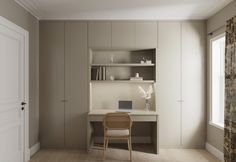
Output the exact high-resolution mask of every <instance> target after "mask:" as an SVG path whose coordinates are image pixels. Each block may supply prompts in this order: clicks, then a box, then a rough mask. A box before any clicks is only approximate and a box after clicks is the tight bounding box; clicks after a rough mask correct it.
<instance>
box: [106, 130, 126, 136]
mask: <svg viewBox="0 0 236 162" xmlns="http://www.w3.org/2000/svg"><path fill="white" fill-rule="evenodd" d="M106 135H107V136H110V137H113V136H114V137H122V136H128V135H129V130H128V129H122V130H107V132H106Z"/></svg>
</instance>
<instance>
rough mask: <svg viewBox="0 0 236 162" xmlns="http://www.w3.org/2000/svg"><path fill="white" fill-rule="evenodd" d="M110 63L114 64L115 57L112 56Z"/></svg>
mask: <svg viewBox="0 0 236 162" xmlns="http://www.w3.org/2000/svg"><path fill="white" fill-rule="evenodd" d="M110 61H111V63H112V64H113V63H114V56H113V55H111V58H110Z"/></svg>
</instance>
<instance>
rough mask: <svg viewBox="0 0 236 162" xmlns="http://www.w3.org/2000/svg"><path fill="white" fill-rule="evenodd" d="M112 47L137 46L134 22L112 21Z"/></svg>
mask: <svg viewBox="0 0 236 162" xmlns="http://www.w3.org/2000/svg"><path fill="white" fill-rule="evenodd" d="M112 47H114V48H121V47H122V48H134V47H135V23H134V22H112Z"/></svg>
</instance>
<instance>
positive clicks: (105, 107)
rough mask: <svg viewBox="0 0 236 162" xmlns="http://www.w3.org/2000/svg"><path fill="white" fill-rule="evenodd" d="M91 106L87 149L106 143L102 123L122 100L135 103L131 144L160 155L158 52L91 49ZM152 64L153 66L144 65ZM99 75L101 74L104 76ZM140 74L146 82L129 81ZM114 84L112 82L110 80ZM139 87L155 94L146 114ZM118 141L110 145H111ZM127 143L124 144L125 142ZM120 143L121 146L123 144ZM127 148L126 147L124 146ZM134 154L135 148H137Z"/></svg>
mask: <svg viewBox="0 0 236 162" xmlns="http://www.w3.org/2000/svg"><path fill="white" fill-rule="evenodd" d="M89 57H90V58H89V60H90V62H89V64H90V66H89V71H90V87H89V88H90V91H89V92H90V103H89V104H90V106H89V108H90V109H89V113H88V117H87V148H88V149H91V148H97V147H96V146H98V145H99V146H102V143H103V126H102V121H103V118H104V116H105V114H106V113H109V112H116V111H117V110H118V101H119V100H129V101H132V110H130V112H129V114H130V116H131V118H132V120H133V127H132V143H133V144H135V145H138V144H141V145H144V144H147V145H148V146H150V147H151V149H152V151H151V152H152V153H155V154H158V153H159V142H158V137H159V135H158V128H159V127H158V124H159V123H158V114H157V110H156V48H151V49H133V50H131V49H127V50H125V49H90V50H89ZM142 60H149V61H151V63H150V62H149V63H144V64H143V63H141V61H142ZM100 73H102V75H101V76H99V75H100ZM136 73H139V75H140V77H142V78H143V80H135V81H134V80H132V81H131V80H130V78H131V77H134V76H135V74H136ZM111 75H112V76H113V77H114V80H110V76H111ZM139 86H140V87H142V88H143V89H144V90H147V89H148V88H149V87H150V86H151V87H152V89H153V91H154V93H153V94H152V96H151V99H150V100H149V102H150V104H151V109H150V110H149V111H147V110H145V99H144V98H142V94H140V90H139ZM113 142H117V141H110V142H109V143H110V144H112V143H113ZM124 142H125V141H124ZM124 142H123V141H118V143H121V144H122V143H124ZM124 144H125V143H124ZM134 150H135V148H134Z"/></svg>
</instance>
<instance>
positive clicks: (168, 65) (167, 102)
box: [157, 22, 181, 147]
mask: <svg viewBox="0 0 236 162" xmlns="http://www.w3.org/2000/svg"><path fill="white" fill-rule="evenodd" d="M158 29H159V37H158V42H159V48H158V54H157V110H159V115H160V119H159V121H160V131H159V132H160V133H159V134H160V138H159V139H160V146H161V147H166V146H180V145H181V103H180V102H179V100H180V99H181V91H180V89H181V87H180V86H181V43H180V40H181V37H180V36H181V34H180V31H181V30H180V29H181V24H180V23H179V22H159V26H158Z"/></svg>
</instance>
